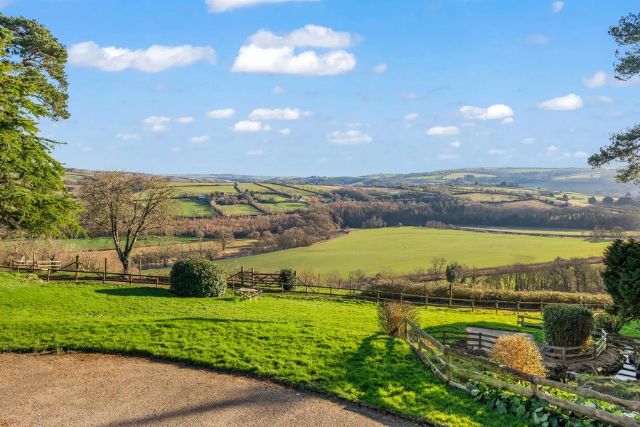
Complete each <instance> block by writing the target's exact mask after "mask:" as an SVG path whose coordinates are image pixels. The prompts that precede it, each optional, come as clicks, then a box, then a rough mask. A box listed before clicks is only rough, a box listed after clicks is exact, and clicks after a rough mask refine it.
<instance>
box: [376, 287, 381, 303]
mask: <svg viewBox="0 0 640 427" xmlns="http://www.w3.org/2000/svg"><path fill="white" fill-rule="evenodd" d="M376 302H377V303H378V304H380V290H379V289H378V290H377V291H376Z"/></svg>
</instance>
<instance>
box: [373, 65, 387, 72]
mask: <svg viewBox="0 0 640 427" xmlns="http://www.w3.org/2000/svg"><path fill="white" fill-rule="evenodd" d="M388 70H389V66H388V65H387V64H378V65H376V66H375V67H373V72H374V73H378V74H383V73H386V72H387V71H388Z"/></svg>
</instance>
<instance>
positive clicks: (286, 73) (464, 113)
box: [0, 0, 640, 176]
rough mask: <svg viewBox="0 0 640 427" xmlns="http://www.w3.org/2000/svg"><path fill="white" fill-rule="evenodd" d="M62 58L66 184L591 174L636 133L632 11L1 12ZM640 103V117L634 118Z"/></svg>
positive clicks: (538, 4) (82, 1) (5, 5)
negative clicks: (624, 42) (99, 179)
mask: <svg viewBox="0 0 640 427" xmlns="http://www.w3.org/2000/svg"><path fill="white" fill-rule="evenodd" d="M0 5H1V6H0V7H1V8H2V12H3V13H5V14H8V15H23V16H26V17H29V18H34V19H37V20H38V21H40V22H42V23H43V24H45V25H46V26H47V27H48V28H49V29H50V30H51V31H52V32H53V33H54V34H55V35H56V36H57V37H58V38H59V39H60V40H61V41H62V42H63V43H64V44H65V45H66V46H67V47H68V48H69V52H70V64H69V68H68V74H69V82H70V112H71V119H69V120H67V121H65V122H58V123H43V124H42V131H43V134H45V135H47V136H50V137H53V138H55V139H58V140H61V141H64V142H66V144H65V145H62V146H59V147H58V148H57V149H56V151H55V156H56V158H58V159H59V160H61V161H63V162H64V163H65V164H66V165H67V166H69V167H77V168H90V169H109V170H115V169H118V170H135V171H145V172H157V173H183V174H184V173H239V174H240V173H242V174H255V175H305V176H306V175H361V174H368V173H377V172H396V173H401V172H420V171H428V170H435V169H450V168H458V167H477V166H543V167H564V166H585V164H586V157H587V156H588V155H589V154H591V153H593V152H595V151H596V150H597V149H598V148H599V147H600V146H602V145H605V144H606V143H607V141H608V135H609V134H610V133H611V132H613V131H616V130H621V129H624V128H625V127H627V126H630V125H633V124H635V122H637V117H638V112H639V111H638V103H637V99H638V97H639V95H640V84H635V83H637V81H633V82H630V83H628V84H624V85H623V84H620V83H618V82H616V81H615V80H614V79H613V78H612V77H611V72H612V68H613V63H614V59H615V58H614V51H615V45H614V43H613V41H612V40H611V38H610V37H609V36H608V34H607V29H608V28H609V26H611V25H614V24H615V23H617V21H618V19H619V18H620V17H621V16H623V15H626V14H628V13H629V12H638V3H637V1H633V0H616V1H602V0H579V1H578V0H566V1H564V2H562V1H553V0H517V1H515V0H401V1H399V0H359V1H355V0H317V1H292V0H181V1H177V0H136V1H131V0H128V1H126V0H100V1H98V0H12V1H8V0H0ZM634 101H635V102H634Z"/></svg>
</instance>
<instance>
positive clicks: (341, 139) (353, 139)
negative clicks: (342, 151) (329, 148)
mask: <svg viewBox="0 0 640 427" xmlns="http://www.w3.org/2000/svg"><path fill="white" fill-rule="evenodd" d="M327 141H329V142H330V143H332V144H339V145H355V144H370V143H372V142H373V138H372V137H371V136H369V135H367V134H366V133H364V132H362V131H361V130H357V129H352V130H348V131H345V132H340V131H335V132H331V133H328V134H327Z"/></svg>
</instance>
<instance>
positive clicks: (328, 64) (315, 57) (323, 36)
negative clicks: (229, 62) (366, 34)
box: [231, 25, 356, 76]
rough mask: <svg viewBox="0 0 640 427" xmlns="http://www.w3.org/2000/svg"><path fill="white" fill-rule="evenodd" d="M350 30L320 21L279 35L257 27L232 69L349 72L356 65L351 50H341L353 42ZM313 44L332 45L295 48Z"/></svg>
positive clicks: (313, 73)
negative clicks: (318, 23)
mask: <svg viewBox="0 0 640 427" xmlns="http://www.w3.org/2000/svg"><path fill="white" fill-rule="evenodd" d="M353 42H354V37H353V36H352V35H351V34H350V33H346V32H339V31H334V30H333V29H331V28H327V27H321V26H319V25H307V26H305V27H303V28H300V29H297V30H294V31H292V32H291V33H289V34H285V35H283V36H279V35H276V34H273V33H271V32H270V31H266V30H260V31H258V32H257V33H255V34H254V35H252V36H251V37H250V38H249V42H248V44H246V45H244V46H242V47H241V48H240V52H239V53H238V56H237V57H236V59H235V62H234V64H233V67H232V68H231V70H232V71H235V72H245V73H275V74H300V75H309V76H329V75H336V74H342V73H346V72H349V71H351V70H353V69H354V68H355V66H356V58H355V56H354V55H353V54H352V53H349V52H347V51H346V50H343V49H344V48H347V47H349V46H351V45H352V43H353ZM303 47H314V48H322V49H331V50H329V51H327V52H324V53H318V52H316V51H315V50H303V51H301V52H297V51H296V49H299V48H303Z"/></svg>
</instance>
